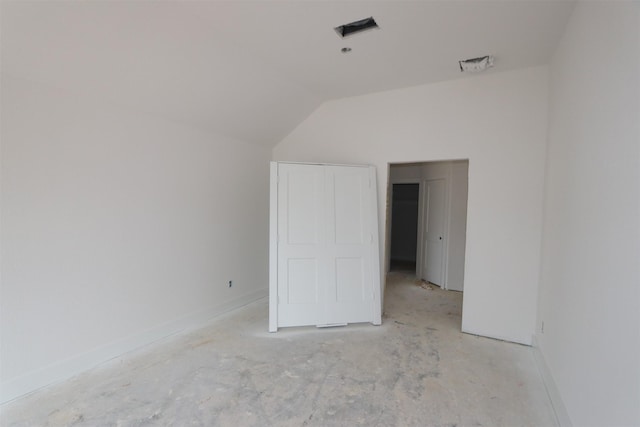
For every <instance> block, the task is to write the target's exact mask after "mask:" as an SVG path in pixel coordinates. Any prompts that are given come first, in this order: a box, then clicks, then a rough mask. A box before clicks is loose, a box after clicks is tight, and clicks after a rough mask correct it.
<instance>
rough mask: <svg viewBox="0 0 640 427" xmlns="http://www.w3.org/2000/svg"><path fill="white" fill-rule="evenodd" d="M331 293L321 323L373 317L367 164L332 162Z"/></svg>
mask: <svg viewBox="0 0 640 427" xmlns="http://www.w3.org/2000/svg"><path fill="white" fill-rule="evenodd" d="M325 171H326V187H325V188H326V190H327V191H326V200H327V210H326V223H327V255H328V257H329V263H328V266H327V267H328V274H327V288H326V289H327V293H326V298H327V300H326V305H325V317H324V318H323V319H322V324H343V323H355V322H366V321H371V319H372V313H373V286H372V285H373V268H372V263H371V262H372V257H371V248H372V245H373V234H372V232H371V229H372V223H371V212H370V211H369V208H368V207H369V206H370V200H369V199H370V197H371V189H370V180H369V170H368V169H367V168H363V167H344V166H327V167H326V168H325Z"/></svg>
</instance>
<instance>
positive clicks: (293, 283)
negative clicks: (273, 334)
mask: <svg viewBox="0 0 640 427" xmlns="http://www.w3.org/2000/svg"><path fill="white" fill-rule="evenodd" d="M278 175H279V180H278V234H279V236H278V284H277V289H278V319H279V321H278V323H279V326H301V325H316V324H317V323H318V321H319V320H320V318H321V308H320V303H321V301H322V299H323V295H321V292H322V288H321V286H320V284H321V283H322V276H321V275H322V265H323V263H324V262H326V261H325V260H323V259H322V255H323V249H324V248H323V247H324V240H325V239H324V237H323V236H324V234H323V233H322V229H323V228H324V216H323V211H322V202H321V201H322V198H323V196H324V173H323V172H322V170H321V169H319V168H308V167H304V165H280V167H279V171H278Z"/></svg>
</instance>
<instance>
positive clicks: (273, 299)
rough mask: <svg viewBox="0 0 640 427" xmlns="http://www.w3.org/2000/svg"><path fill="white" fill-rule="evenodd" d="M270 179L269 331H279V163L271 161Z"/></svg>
mask: <svg viewBox="0 0 640 427" xmlns="http://www.w3.org/2000/svg"><path fill="white" fill-rule="evenodd" d="M269 174H270V180H269V183H270V184H269V194H270V196H269V332H277V331H278V163H277V162H271V165H270V170H269Z"/></svg>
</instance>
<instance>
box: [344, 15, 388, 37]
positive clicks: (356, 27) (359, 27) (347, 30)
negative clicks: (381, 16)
mask: <svg viewBox="0 0 640 427" xmlns="http://www.w3.org/2000/svg"><path fill="white" fill-rule="evenodd" d="M372 28H379V27H378V24H377V23H376V20H375V19H373V16H370V17H368V18H365V19H361V20H359V21H353V22H349V23H348V24H344V25H340V26H339V27H336V28H335V30H336V33H338V35H339V36H340V37H343V38H344V37H346V36H350V35H352V34H355V33H359V32H361V31H365V30H370V29H372Z"/></svg>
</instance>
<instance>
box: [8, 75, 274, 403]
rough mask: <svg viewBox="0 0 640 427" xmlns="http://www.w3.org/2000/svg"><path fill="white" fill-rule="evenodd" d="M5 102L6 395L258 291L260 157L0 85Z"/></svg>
mask: <svg viewBox="0 0 640 427" xmlns="http://www.w3.org/2000/svg"><path fill="white" fill-rule="evenodd" d="M1 106H2V134H1V137H2V147H1V155H2V212H1V214H2V223H1V226H2V235H1V242H2V248H1V250H2V253H1V255H2V265H1V267H2V288H1V306H0V310H1V316H2V318H1V325H2V326H1V328H2V329H1V334H2V352H1V356H2V359H1V367H2V372H1V378H2V392H3V396H2V398H3V400H7V399H10V398H13V397H15V396H17V395H20V394H22V393H25V392H28V391H30V390H33V389H34V388H37V387H39V386H42V385H45V384H47V383H49V382H52V381H55V380H58V379H62V378H66V377H68V376H70V375H72V374H75V373H77V372H79V371H82V370H84V369H86V368H89V367H91V366H94V365H95V364H97V363H99V362H101V361H104V360H106V359H109V358H111V357H114V356H117V355H120V354H122V353H124V352H126V351H128V350H131V349H133V348H136V347H138V346H140V345H143V344H146V343H148V342H150V341H152V340H155V339H158V338H160V337H163V336H166V335H168V334H170V333H173V332H176V331H178V330H180V329H182V328H184V327H191V326H194V325H197V324H199V323H201V322H204V321H206V319H208V318H210V317H212V316H214V315H216V314H218V313H220V312H221V311H224V310H228V309H230V308H233V307H235V306H238V305H240V304H243V303H246V302H248V301H251V300H254V299H256V298H258V297H261V296H265V295H266V292H267V258H268V253H267V251H268V249H267V247H268V246H267V235H268V215H267V213H268V197H269V196H268V180H267V179H266V177H267V176H268V168H269V163H268V162H269V157H270V151H269V150H267V149H262V148H258V147H256V146H251V145H248V144H245V143H243V142H240V141H235V140H231V139H229V138H225V137H222V136H218V135H212V134H207V133H203V132H200V131H198V130H195V129H192V128H188V127H184V126H182V125H180V124H177V123H171V122H168V121H164V120H160V119H156V118H153V117H151V116H146V115H143V114H137V113H132V112H127V111H125V110H124V109H121V108H118V107H116V106H114V105H107V104H104V103H101V102H94V101H92V100H89V99H86V98H81V97H78V96H72V95H69V94H68V93H67V92H65V91H61V90H56V89H50V88H47V87H44V86H40V85H37V84H35V83H31V82H28V81H23V80H19V79H16V78H10V77H8V76H6V75H3V76H2V105H1ZM260 213H263V214H260ZM228 280H233V287H232V288H231V289H229V288H228V286H227V282H228ZM265 328H266V325H265Z"/></svg>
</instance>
